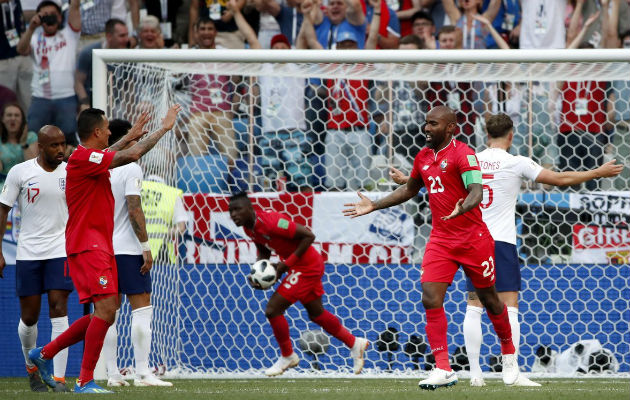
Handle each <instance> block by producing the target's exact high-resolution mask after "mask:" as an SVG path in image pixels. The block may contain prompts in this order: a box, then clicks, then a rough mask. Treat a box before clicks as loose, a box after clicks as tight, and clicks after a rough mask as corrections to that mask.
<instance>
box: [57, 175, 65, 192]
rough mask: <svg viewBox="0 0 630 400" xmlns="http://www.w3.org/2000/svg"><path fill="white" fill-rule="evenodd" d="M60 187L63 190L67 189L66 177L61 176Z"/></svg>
mask: <svg viewBox="0 0 630 400" xmlns="http://www.w3.org/2000/svg"><path fill="white" fill-rule="evenodd" d="M59 189H61V191H62V192H65V191H66V178H59Z"/></svg>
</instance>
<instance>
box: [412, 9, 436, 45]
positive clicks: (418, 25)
mask: <svg viewBox="0 0 630 400" xmlns="http://www.w3.org/2000/svg"><path fill="white" fill-rule="evenodd" d="M411 33H412V34H414V35H416V36H417V37H419V38H420V39H422V40H423V41H424V45H425V47H426V48H427V49H432V50H435V49H437V42H436V40H435V25H434V24H433V18H431V15H430V14H428V13H427V12H425V11H422V10H421V11H418V12H416V13H415V14H414V15H413V17H411Z"/></svg>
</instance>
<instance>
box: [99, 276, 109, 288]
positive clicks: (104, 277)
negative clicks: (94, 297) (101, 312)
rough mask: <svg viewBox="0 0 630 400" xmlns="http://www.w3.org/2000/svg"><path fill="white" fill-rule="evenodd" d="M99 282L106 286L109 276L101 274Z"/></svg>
mask: <svg viewBox="0 0 630 400" xmlns="http://www.w3.org/2000/svg"><path fill="white" fill-rule="evenodd" d="M98 284H99V285H101V286H103V287H105V286H107V277H106V276H101V277H99V278H98Z"/></svg>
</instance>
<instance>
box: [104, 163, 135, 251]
mask: <svg viewBox="0 0 630 400" xmlns="http://www.w3.org/2000/svg"><path fill="white" fill-rule="evenodd" d="M110 172H111V182H112V194H113V195H114V201H115V206H114V237H113V241H114V254H116V255H119V254H130V255H139V254H142V247H140V241H139V240H138V237H137V236H136V233H135V232H134V231H133V228H132V226H131V222H130V221H129V208H127V198H126V196H141V195H142V169H141V168H140V166H139V165H138V164H136V163H130V164H127V165H123V166H121V167H118V168H114V169H112V170H111V171H110Z"/></svg>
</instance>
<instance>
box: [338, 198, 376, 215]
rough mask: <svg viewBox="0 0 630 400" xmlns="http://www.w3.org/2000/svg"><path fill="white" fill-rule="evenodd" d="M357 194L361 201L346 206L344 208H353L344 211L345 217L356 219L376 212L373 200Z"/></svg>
mask: <svg viewBox="0 0 630 400" xmlns="http://www.w3.org/2000/svg"><path fill="white" fill-rule="evenodd" d="M357 194H358V195H359V198H360V199H361V200H360V201H359V202H358V203H346V204H344V207H352V208H346V209H345V210H343V215H345V216H346V217H350V218H356V217H359V216H361V215H365V214H369V213H371V212H372V211H374V203H372V200H370V199H368V198H367V197H365V196H364V195H362V194H361V193H360V192H357Z"/></svg>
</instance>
